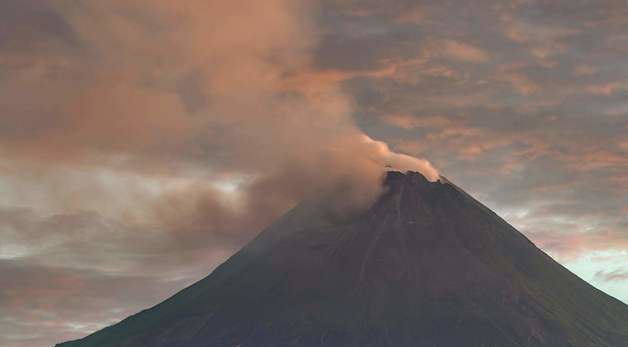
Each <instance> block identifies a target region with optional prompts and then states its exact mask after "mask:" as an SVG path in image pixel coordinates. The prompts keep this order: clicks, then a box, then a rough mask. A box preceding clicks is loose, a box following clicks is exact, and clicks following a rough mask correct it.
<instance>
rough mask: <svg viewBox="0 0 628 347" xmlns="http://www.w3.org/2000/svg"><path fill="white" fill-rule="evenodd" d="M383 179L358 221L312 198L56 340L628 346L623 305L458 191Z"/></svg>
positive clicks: (133, 344)
mask: <svg viewBox="0 0 628 347" xmlns="http://www.w3.org/2000/svg"><path fill="white" fill-rule="evenodd" d="M384 185H385V186H386V187H385V188H386V189H385V193H384V194H383V195H382V196H381V197H380V198H379V199H378V200H377V202H375V204H374V205H373V206H372V207H370V208H369V209H368V210H367V211H365V212H362V213H359V214H356V215H354V216H352V217H350V218H338V217H337V216H335V217H334V215H333V213H332V214H330V213H329V211H328V210H327V209H326V208H322V206H324V202H304V203H302V204H300V205H298V206H297V207H295V208H294V209H292V210H291V211H289V212H288V213H286V214H285V215H284V216H283V217H281V218H279V219H278V220H277V221H276V222H275V223H273V224H272V225H271V226H269V227H268V228H267V229H266V230H264V231H262V232H261V233H260V234H259V236H258V237H257V238H256V239H254V240H253V241H252V242H250V243H249V244H248V245H247V246H245V247H244V248H243V249H242V250H240V251H239V252H237V253H236V254H235V255H233V256H232V257H231V258H230V259H229V260H227V261H226V262H225V263H224V264H222V265H221V266H219V267H218V268H217V269H216V270H215V271H213V272H212V273H211V274H210V275H209V276H207V277H206V278H204V279H202V280H200V281H199V282H197V283H195V284H194V285H192V286H190V287H188V288H186V289H184V290H182V291H181V292H179V293H177V294H176V295H174V296H173V297H171V298H169V299H168V300H166V301H164V302H163V303H161V304H159V305H157V306H155V307H152V308H150V309H148V310H145V311H142V312H140V313H138V314H136V315H134V316H131V317H129V318H127V319H125V320H123V321H122V322H120V323H118V324H116V325H113V326H111V327H108V328H105V329H103V330H101V331H98V332H96V333H94V334H92V335H90V336H87V337H85V338H83V339H80V340H76V341H71V342H66V343H62V344H59V345H58V346H59V347H88V346H89V347H140V346H142V347H249V346H251V347H284V346H296V347H306V346H307V347H310V346H327V347H341V346H356V347H405V346H408V347H409V346H413V347H484V346H490V347H510V346H513V347H515V346H517V347H519V346H520V347H524V346H525V347H533V346H534V347H593V346H595V347H622V346H628V306H626V305H625V304H623V303H622V302H620V301H618V300H615V299H613V298H611V297H610V296H608V295H606V294H604V293H602V292H601V291H599V290H597V289H595V288H593V287H592V286H590V285H589V284H587V283H586V282H585V281H583V280H581V279H580V278H578V277H577V276H575V275H574V274H572V273H571V272H569V271H568V270H566V269H565V268H564V267H562V266H561V265H559V264H558V263H556V262H555V261H554V260H552V259H551V258H550V257H549V256H547V255H546V254H545V253H543V252H542V251H541V250H539V249H538V248H537V247H536V246H534V244H532V243H531V242H530V241H529V240H528V239H527V238H525V237H524V236H523V235H522V234H521V233H519V232H518V231H517V230H515V229H514V228H513V227H512V226H510V225H509V224H508V223H506V222H505V221H504V220H502V219H501V218H499V217H498V216H497V215H496V214H495V213H493V212H491V211H490V210H489V209H488V208H486V207H485V206H483V205H482V204H480V203H479V202H477V201H476V200H474V199H473V198H471V197H470V196H469V195H467V194H466V193H464V192H463V191H461V190H460V189H458V188H457V187H455V186H454V185H452V184H450V183H448V182H446V181H440V182H429V181H427V180H426V179H425V178H424V177H423V176H422V175H421V174H419V173H414V172H409V173H406V174H402V173H399V172H390V173H388V174H387V176H386V179H385V181H384Z"/></svg>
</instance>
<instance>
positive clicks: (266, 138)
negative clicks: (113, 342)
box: [0, 0, 438, 232]
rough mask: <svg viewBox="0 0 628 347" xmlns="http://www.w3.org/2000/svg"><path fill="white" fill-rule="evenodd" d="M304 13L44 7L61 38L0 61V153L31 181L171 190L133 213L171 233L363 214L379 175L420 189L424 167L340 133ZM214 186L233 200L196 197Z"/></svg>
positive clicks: (192, 0) (205, 4)
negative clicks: (57, 173) (330, 208)
mask: <svg viewBox="0 0 628 347" xmlns="http://www.w3.org/2000/svg"><path fill="white" fill-rule="evenodd" d="M42 6H44V5H42ZM313 6H314V5H313V4H312V3H311V2H310V1H294V0H268V1H258V0H243V1H238V2H229V1H222V0H209V1H208V0H184V1H152V0H151V1H148V0H133V1H117V0H114V1H107V2H63V1H60V2H45V8H46V10H47V11H50V12H51V13H54V19H55V20H56V21H59V22H60V23H62V24H63V30H62V31H61V30H59V31H58V32H57V33H56V34H55V35H56V36H55V37H54V40H53V39H46V40H43V39H44V38H47V36H46V35H50V34H49V33H47V32H41V33H38V34H39V35H41V36H42V37H43V38H42V42H49V44H47V45H45V46H44V45H37V46H33V47H27V48H20V50H18V51H15V52H11V53H12V57H13V58H15V59H14V60H15V61H20V62H24V63H23V64H20V65H19V66H18V65H16V67H15V70H11V71H16V72H15V73H7V76H6V79H5V80H6V81H8V82H7V83H9V84H10V85H11V88H9V89H7V88H2V89H0V90H5V89H6V90H10V93H8V94H4V95H5V97H2V96H0V102H1V103H2V104H3V105H6V107H5V108H6V109H7V110H9V111H10V112H7V113H6V116H7V117H9V118H11V119H9V120H8V121H7V122H5V124H8V126H9V127H11V129H8V131H9V132H10V133H11V134H13V135H12V137H10V138H9V139H8V140H4V139H0V150H1V151H2V154H4V157H5V158H9V159H7V160H13V161H15V163H17V162H21V163H22V164H24V163H27V164H26V165H30V164H32V163H37V164H36V165H37V166H38V167H39V168H42V167H44V168H43V170H44V171H46V170H53V171H54V170H57V169H58V168H59V167H63V168H70V169H72V168H77V167H80V168H81V170H83V172H85V170H93V171H94V172H96V173H98V172H101V171H103V170H105V171H107V172H112V171H114V172H116V173H117V174H131V175H140V176H142V175H147V176H150V177H151V179H152V180H157V181H158V182H162V184H160V186H161V187H174V188H172V189H170V188H168V189H167V190H168V192H166V193H163V194H161V192H160V193H159V194H156V195H157V197H156V198H155V199H156V202H154V203H149V204H148V205H150V206H157V207H154V208H153V207H150V208H149V210H157V211H159V213H157V216H156V217H157V218H158V219H160V220H161V219H163V220H164V223H165V224H164V227H165V228H167V229H174V230H178V229H189V228H190V226H191V225H195V223H199V224H197V225H198V226H197V227H196V228H199V229H201V228H202V229H204V230H207V229H209V230H210V231H211V230H217V229H221V230H234V232H235V231H237V230H240V229H252V230H256V229H257V227H259V225H260V224H263V223H265V222H267V221H269V220H271V219H272V218H274V217H276V216H277V215H278V214H280V213H281V212H283V211H285V210H286V209H287V208H289V207H290V206H292V205H294V204H295V203H296V202H297V201H299V200H301V199H303V198H305V197H308V196H310V195H312V194H320V193H328V192H329V193H333V192H337V193H338V195H339V196H340V198H341V199H343V200H345V201H347V202H349V203H358V204H365V203H368V202H370V201H373V200H374V199H375V197H376V196H377V194H378V193H379V190H380V180H381V177H382V175H383V172H384V170H385V166H387V165H389V166H391V167H393V168H396V169H399V170H416V171H420V172H422V173H423V174H424V175H425V176H427V177H428V178H430V179H432V180H435V179H436V178H437V177H438V173H437V172H436V170H435V169H434V168H433V167H432V166H431V165H430V164H429V162H427V161H426V160H424V159H417V158H412V157H409V156H406V155H403V154H398V153H394V152H392V151H391V150H390V149H389V148H388V146H387V145H386V144H384V143H381V142H378V141H374V140H372V139H370V138H369V137H368V136H366V135H365V134H364V133H363V132H362V131H361V130H360V129H359V128H358V127H357V126H356V125H355V123H354V122H353V119H352V116H351V114H352V112H353V105H352V102H353V101H352V100H351V98H350V97H348V96H347V95H345V93H344V92H343V91H342V89H341V87H340V85H339V82H338V79H333V78H331V79H330V78H328V77H326V76H328V74H324V73H321V71H320V70H317V69H316V62H315V61H314V60H313V59H314V58H313V57H314V56H315V54H314V52H315V50H316V48H317V44H318V39H319V35H318V31H317V27H316V25H315V22H316V18H315V14H316V13H317V9H316V8H313ZM20 47H21V46H20ZM43 61H45V62H46V63H45V64H44V63H42V62H43ZM24 66H26V67H24ZM70 77H71V78H70ZM1 87H6V86H1ZM0 95H3V93H0ZM11 95H14V96H15V95H31V96H32V98H31V99H28V100H25V99H24V98H23V97H22V98H20V97H12V96H11ZM32 99H34V100H32ZM42 120H46V122H43V121H42ZM33 123H41V126H38V127H36V128H34V127H33V126H32V124H33ZM45 175H46V174H45V173H44V176H45ZM218 181H220V182H223V183H224V182H226V183H227V184H228V185H230V186H232V187H233V189H231V190H230V191H229V192H228V193H225V192H224V191H221V190H220V189H218V190H216V189H214V188H213V187H210V186H212V185H213V184H214V183H215V182H218ZM40 182H45V179H43V180H40ZM173 182H174V183H173ZM90 185H91V184H90ZM60 190H62V189H56V191H60ZM129 190H131V189H124V191H129ZM153 193H154V192H153ZM153 193H151V194H152V195H155V194H153ZM183 201H185V203H182V204H180V202H183ZM190 201H191V202H190ZM173 204H179V205H178V206H174V205H173ZM96 205H98V204H94V206H96ZM84 206H85V202H83V203H82V206H77V208H82V207H84ZM182 206H189V208H187V209H185V210H183V208H182ZM210 207H211V208H210ZM133 209H134V210H138V209H139V207H137V206H134V208H133ZM122 210H128V209H126V208H125V209H122ZM210 210H211V211H210ZM164 211H168V213H165V212H164ZM245 216H246V217H245ZM210 217H211V218H210ZM201 225H202V227H201Z"/></svg>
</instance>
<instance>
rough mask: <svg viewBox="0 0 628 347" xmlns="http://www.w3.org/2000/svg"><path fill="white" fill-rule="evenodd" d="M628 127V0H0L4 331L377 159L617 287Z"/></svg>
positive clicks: (157, 281) (250, 226) (238, 235)
mask: <svg viewBox="0 0 628 347" xmlns="http://www.w3.org/2000/svg"><path fill="white" fill-rule="evenodd" d="M626 134H628V3H626V1H625V0H590V1H589V0H547V1H544V0H508V1H505V0H477V1H462V0H457V1H448V0H438V1H431V0H430V1H416V0H360V1H358V0H321V1H314V0H311V1H310V0H264V1H260V0H240V1H224V0H182V1H166V0H163V1H158V0H103V1H82V0H3V1H1V2H0V194H1V196H2V199H0V279H1V281H2V285H1V286H0V346H4V347H36V346H37V347H40V346H52V345H54V344H55V343H57V342H61V341H65V340H68V339H73V338H78V337H81V336H84V335H86V334H88V333H90V332H93V331H95V330H97V329H100V328H102V327H104V326H106V325H109V324H112V323H114V322H117V321H118V320H120V319H121V318H124V317H126V316H128V315H130V314H133V313H135V312H137V311H139V310H141V309H143V308H147V307H149V306H151V305H154V304H156V303H158V302H160V301H162V300H163V299H165V298H167V297H168V296H170V295H172V294H173V293H175V292H176V291H177V290H179V289H182V288H184V287H185V286H187V285H189V284H191V283H193V282H194V281H196V280H198V279H200V278H202V277H204V276H205V275H207V274H208V273H209V272H210V271H211V270H212V269H213V268H214V267H215V266H217V265H218V264H219V263H220V262H221V261H223V260H224V259H225V258H226V257H228V256H229V255H231V254H232V253H233V252H234V251H236V250H237V249H238V248H239V247H241V246H242V245H243V244H244V243H245V242H246V241H247V240H250V239H251V237H253V236H254V235H255V234H256V233H257V232H258V231H259V230H260V229H261V228H262V227H263V226H265V225H267V224H268V223H269V222H271V221H272V220H273V219H275V218H276V217H278V216H279V215H281V214H282V213H283V212H285V211H286V210H287V209H289V208H290V207H291V206H293V205H294V204H295V203H296V202H298V201H300V200H301V199H303V198H305V197H308V196H311V194H316V193H319V192H321V191H341V192H342V194H343V197H344V198H346V201H348V202H363V201H371V200H372V198H373V196H375V195H376V194H377V193H378V192H377V189H376V188H374V187H376V186H377V181H378V179H379V175H380V173H381V169H382V167H383V166H384V165H385V164H392V165H393V166H395V167H398V168H408V167H412V168H416V169H418V170H421V171H422V172H424V173H426V175H428V176H430V175H432V176H434V177H436V175H437V173H436V170H438V172H440V174H442V175H444V176H446V177H447V178H448V179H449V180H451V181H452V182H455V183H456V184H457V185H458V186H460V187H462V188H464V189H465V190H466V191H467V192H469V193H470V194H472V195H473V196H475V197H476V198H478V199H479V200H480V201H482V202H483V203H485V204H486V205H487V206H488V207H490V208H491V209H492V210H494V211H495V212H496V213H498V214H499V215H500V216H502V217H503V218H505V219H506V220H507V221H508V222H509V223H511V224H512V225H514V226H515V227H516V228H517V229H519V230H520V231H521V232H523V233H524V234H525V235H527V236H528V237H529V238H530V239H531V240H532V241H534V242H535V243H536V244H537V245H538V246H539V247H541V248H542V249H543V250H545V251H546V252H548V253H549V254H550V255H552V256H553V257H554V258H555V259H556V260H558V261H559V262H561V263H562V264H563V265H565V266H567V267H568V268H569V269H571V270H572V271H573V272H575V273H576V274H578V275H579V276H580V277H582V278H583V279H585V280H587V281H589V282H590V283H592V284H593V285H595V286H596V287H598V288H600V289H602V290H604V291H605V292H607V293H609V294H611V295H613V296H615V297H616V298H618V299H620V300H623V301H624V302H627V303H628V135H626ZM430 163H431V164H430ZM434 168H435V169H434Z"/></svg>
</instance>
